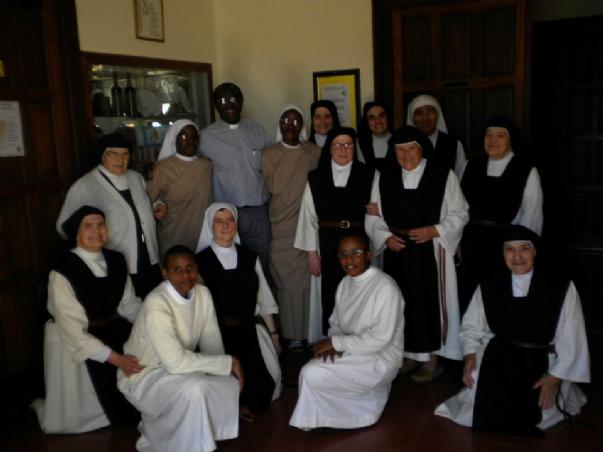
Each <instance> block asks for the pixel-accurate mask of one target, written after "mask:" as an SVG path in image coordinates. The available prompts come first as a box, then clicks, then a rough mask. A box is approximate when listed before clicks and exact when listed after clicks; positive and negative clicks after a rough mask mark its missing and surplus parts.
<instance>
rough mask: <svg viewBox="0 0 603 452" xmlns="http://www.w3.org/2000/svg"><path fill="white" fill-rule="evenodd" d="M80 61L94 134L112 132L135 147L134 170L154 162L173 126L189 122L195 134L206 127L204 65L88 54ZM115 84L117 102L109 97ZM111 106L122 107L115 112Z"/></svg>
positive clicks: (207, 105)
mask: <svg viewBox="0 0 603 452" xmlns="http://www.w3.org/2000/svg"><path fill="white" fill-rule="evenodd" d="M82 60H83V64H84V67H85V68H86V70H87V76H88V80H87V83H88V85H89V93H90V98H91V112H90V113H91V115H90V116H91V122H92V124H93V125H94V132H95V134H96V135H101V134H107V133H111V132H115V131H117V132H120V133H122V134H124V135H125V136H126V137H128V138H129V139H130V140H131V141H132V142H133V143H135V153H134V156H133V157H134V158H133V167H134V168H135V169H138V170H142V169H143V168H144V167H145V165H147V166H148V164H149V162H154V161H155V160H156V158H157V155H158V153H159V150H160V149H161V144H162V143H163V138H164V136H165V134H166V132H167V130H168V129H169V127H170V125H171V124H173V123H174V121H177V120H179V119H190V120H191V121H193V122H195V123H196V124H197V126H198V127H199V129H202V128H204V127H206V126H207V125H208V124H210V123H211V121H212V116H211V114H212V111H211V102H210V95H211V90H212V86H211V65H209V64H205V63H189V62H181V61H172V60H157V59H149V58H139V57H127V56H121V55H106V54H94V53H89V52H84V53H83V54H82ZM128 80H129V83H128ZM115 82H117V86H118V87H119V90H118V91H119V92H120V93H121V101H120V100H119V95H116V94H115V93H112V88H114V87H115V85H116V83H115ZM126 87H128V88H129V87H131V88H133V90H132V91H131V93H135V95H134V96H132V97H134V98H135V105H133V104H132V106H131V107H130V108H128V106H127V100H126V99H127V97H126V94H125V91H126ZM131 88H129V89H131ZM117 102H122V103H121V106H119V107H118V108H116V103H117ZM124 110H125V111H127V112H128V113H130V115H126V114H125V113H123V111H124ZM116 113H122V114H121V115H119V116H118V115H116Z"/></svg>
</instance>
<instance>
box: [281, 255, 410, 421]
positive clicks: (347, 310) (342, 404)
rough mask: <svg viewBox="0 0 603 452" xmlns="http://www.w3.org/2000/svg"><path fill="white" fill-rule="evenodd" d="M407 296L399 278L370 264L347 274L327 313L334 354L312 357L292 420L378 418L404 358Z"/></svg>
mask: <svg viewBox="0 0 603 452" xmlns="http://www.w3.org/2000/svg"><path fill="white" fill-rule="evenodd" d="M403 312H404V300H403V298H402V294H401V293H400V289H398V286H397V284H396V282H395V281H394V280H393V279H392V278H391V277H390V276H388V275H386V274H385V273H383V272H382V271H381V270H379V269H377V268H375V267H370V268H369V269H367V270H366V271H365V272H364V273H362V274H361V275H359V276H356V277H350V276H346V277H344V278H343V280H342V281H341V283H340V284H339V287H338V288H337V293H336V296H335V308H334V310H333V314H332V315H331V318H330V319H329V323H330V329H329V336H330V337H331V339H332V342H333V347H334V348H335V350H337V351H339V352H343V355H342V356H341V357H336V358H335V362H331V361H330V360H328V361H326V362H323V361H322V359H312V360H311V361H310V362H308V363H307V364H306V365H305V366H304V367H303V368H302V370H301V372H300V376H299V398H298V400H297V404H296V406H295V410H294V412H293V416H292V417H291V420H290V421H289V423H290V424H291V425H292V426H294V427H298V428H303V429H311V428H316V427H332V428H359V427H365V426H367V425H371V424H374V423H375V422H377V421H378V420H379V417H380V416H381V413H382V412H383V408H384V407H385V403H386V402H387V398H388V396H389V391H390V388H391V382H392V380H393V379H394V378H395V377H396V375H397V372H398V368H399V367H400V364H401V363H402V350H403V348H404V314H403Z"/></svg>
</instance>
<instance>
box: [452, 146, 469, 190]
mask: <svg viewBox="0 0 603 452" xmlns="http://www.w3.org/2000/svg"><path fill="white" fill-rule="evenodd" d="M466 163H467V155H466V154H465V148H463V143H461V140H459V139H458V138H457V140H456V161H455V162H454V173H455V174H456V175H457V177H458V178H459V180H460V179H461V178H462V177H463V172H464V171H465V164H466Z"/></svg>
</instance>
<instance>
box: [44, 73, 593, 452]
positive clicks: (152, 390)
mask: <svg viewBox="0 0 603 452" xmlns="http://www.w3.org/2000/svg"><path fill="white" fill-rule="evenodd" d="M213 101H214V105H215V107H216V109H217V111H218V114H219V119H217V120H216V122H214V123H213V124H211V125H210V126H208V127H207V128H205V129H203V130H202V131H199V129H198V127H197V125H196V124H195V123H194V122H192V121H188V120H179V121H176V122H174V124H173V125H172V126H171V128H170V130H169V131H168V133H167V134H166V137H165V140H164V143H163V146H162V148H161V152H160V154H159V157H158V160H159V161H158V163H157V164H156V166H155V167H154V169H153V170H152V173H151V176H150V180H148V182H147V181H145V180H144V178H143V177H142V176H141V175H140V174H138V173H137V172H135V171H132V170H130V169H128V163H129V159H130V153H131V145H130V143H129V142H128V141H127V140H125V138H123V137H122V136H121V135H119V134H117V133H113V134H109V135H106V136H104V137H103V138H102V139H101V140H99V142H98V143H97V144H96V146H95V150H94V153H95V156H96V157H97V161H98V166H97V167H95V168H94V169H92V170H91V171H90V172H88V173H87V174H85V175H84V176H82V177H81V178H80V179H79V180H78V181H76V183H74V185H73V186H72V187H71V188H70V190H69V191H68V193H67V196H66V199H65V203H64V205H63V208H62V210H61V213H60V215H59V218H58V220H57V230H58V232H59V234H61V235H62V236H63V237H64V238H66V239H68V243H69V246H68V249H67V251H66V253H65V256H64V257H62V258H61V259H60V260H59V261H58V263H57V264H56V265H55V266H54V268H53V270H52V272H51V274H50V277H49V300H48V310H49V312H50V314H51V317H52V318H51V320H49V321H48V323H47V325H46V330H45V378H46V387H47V396H46V400H45V401H36V402H35V408H36V411H37V413H38V417H39V419H40V424H41V426H42V428H43V429H44V431H47V432H51V433H61V432H83V431H89V430H92V429H96V428H100V427H103V426H106V425H109V424H110V423H112V424H118V423H123V422H133V421H137V420H138V419H139V416H140V418H141V420H142V422H141V424H140V426H139V430H140V432H141V437H140V438H139V440H138V443H137V448H138V449H139V450H187V451H188V450H203V451H205V450H208V451H209V450H213V449H214V448H215V441H217V440H221V439H227V438H233V437H236V435H237V434H238V418H239V417H241V418H242V419H245V420H253V418H254V414H255V413H258V412H261V411H263V410H266V409H267V408H268V407H269V406H270V403H271V401H273V400H274V399H276V398H277V397H278V396H279V394H280V391H281V374H280V366H279V358H278V355H279V354H280V352H281V345H284V346H286V347H287V348H288V349H289V350H291V351H292V352H297V351H302V350H304V348H305V347H307V346H308V344H313V346H312V351H313V353H314V358H313V359H312V360H311V361H310V362H308V363H307V364H306V365H305V366H304V368H303V369H302V371H301V373H300V377H299V399H298V402H297V405H296V407H295V410H294V412H293V416H292V418H291V421H290V423H291V425H293V426H295V427H298V428H302V429H313V428H316V427H333V428H356V427H362V426H367V425H371V424H373V423H375V422H377V420H378V419H379V417H380V415H381V413H382V412H383V409H384V407H385V404H386V402H387V399H388V396H389V392H390V388H391V384H392V381H393V380H394V378H395V377H396V376H397V375H398V374H410V376H411V378H412V379H413V380H414V381H416V382H431V381H433V380H434V379H435V378H437V377H438V376H439V375H440V374H441V373H442V371H443V367H442V364H441V363H440V361H439V360H438V357H445V358H448V359H454V360H461V359H464V361H465V368H464V373H463V383H464V384H465V386H466V388H465V389H464V390H463V391H461V393H459V394H458V395H457V396H455V397H453V398H451V399H450V400H448V401H446V402H445V403H443V404H442V405H440V406H439V407H438V408H437V409H436V414H438V415H442V416H446V417H449V418H450V419H452V420H454V421H455V422H458V423H459V424H461V425H466V426H472V427H474V428H476V429H479V430H486V431H502V432H512V433H528V434H530V433H532V434H533V433H537V432H540V431H541V430H540V429H544V428H546V427H548V426H550V425H553V424H554V423H556V422H558V421H559V420H561V419H562V418H563V416H564V415H567V414H568V413H569V414H575V413H577V412H579V410H580V407H581V406H582V405H583V404H584V403H585V397H584V395H583V394H582V393H581V391H580V389H579V388H578V387H577V386H576V385H574V384H572V383H570V382H588V381H589V378H590V375H589V357H588V346H587V343H586V338H585V332H584V319H583V316H582V311H581V306H580V302H579V298H578V295H577V292H576V290H575V287H574V286H573V284H572V283H571V282H569V281H568V280H567V279H566V278H565V277H564V276H563V275H561V274H559V272H552V271H551V270H550V269H548V268H545V267H546V266H545V265H544V262H542V263H541V264H540V263H539V264H538V265H535V263H536V262H537V259H536V252H537V251H538V254H540V252H541V251H540V250H539V246H540V245H539V238H538V235H539V234H540V233H541V230H542V223H543V221H542V190H541V188H540V181H539V178H538V173H537V171H536V169H535V168H533V167H532V166H531V165H530V164H529V163H528V161H527V159H525V157H524V156H522V155H521V147H520V141H519V131H518V130H517V128H516V127H515V126H514V125H513V124H512V123H511V122H510V121H509V120H507V119H506V118H502V117H501V118H493V119H492V120H490V121H489V122H488V123H487V124H486V127H485V129H484V130H485V132H484V150H485V153H483V154H480V155H478V156H477V157H475V158H472V159H470V160H468V161H467V159H466V154H465V150H464V148H463V145H462V144H461V142H460V140H458V139H457V138H455V137H454V136H452V135H450V134H448V130H447V128H446V123H445V120H444V115H443V112H442V109H441V107H440V104H439V103H438V101H437V100H436V99H435V98H434V97H432V96H429V95H420V96H417V97H416V98H415V99H413V101H412V102H411V103H410V104H409V106H408V117H407V124H406V125H405V126H403V127H401V128H399V129H397V130H392V127H391V124H392V122H391V118H390V117H389V115H388V112H387V107H386V105H385V104H382V103H379V102H368V103H367V104H366V105H365V106H364V109H363V115H362V119H361V122H360V125H359V129H358V133H356V131H355V130H354V129H352V128H349V127H342V126H341V124H340V123H339V119H338V115H337V109H336V108H335V105H334V104H333V102H331V101H328V100H319V101H316V102H314V103H313V104H312V106H311V124H310V135H309V137H308V136H307V135H306V132H305V123H304V116H303V112H302V110H301V109H300V108H299V107H297V106H295V105H287V106H285V107H284V108H283V110H282V111H281V112H280V114H279V117H278V120H277V127H276V140H275V142H274V144H272V140H271V139H270V137H269V136H268V134H267V133H266V131H265V130H264V129H263V128H262V127H261V126H260V125H259V124H257V123H255V122H253V121H249V120H246V119H243V118H241V112H242V107H243V101H244V99H243V94H242V92H241V90H240V89H239V87H237V86H236V85H234V84H232V83H224V84H221V85H219V86H218V87H217V88H216V89H215V91H214V96H213ZM201 283H203V284H201ZM142 300H144V302H142ZM465 311H466V312H465ZM463 313H464V316H463V315H462V314H463ZM275 314H278V321H277V320H276V319H275V318H274V315H275ZM461 317H462V321H461ZM132 323H133V326H132ZM510 363H512V364H510ZM518 363H519V364H518ZM116 368H117V369H116ZM116 370H117V371H116ZM133 407H134V408H135V409H133Z"/></svg>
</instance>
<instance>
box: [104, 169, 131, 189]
mask: <svg viewBox="0 0 603 452" xmlns="http://www.w3.org/2000/svg"><path fill="white" fill-rule="evenodd" d="M98 169H99V170H100V171H101V172H102V173H103V174H104V175H105V176H107V177H108V178H109V180H110V181H111V183H112V184H113V185H115V188H117V189H118V190H127V189H128V179H127V178H126V174H125V173H124V174H119V175H117V174H113V173H111V172H110V171H108V170H107V168H105V167H104V166H103V165H102V164H99V165H98Z"/></svg>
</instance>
